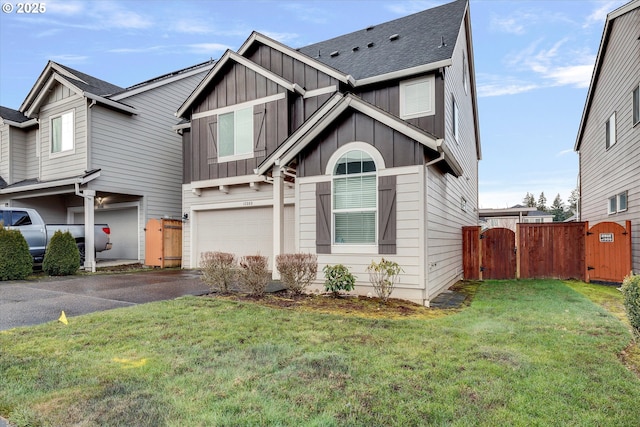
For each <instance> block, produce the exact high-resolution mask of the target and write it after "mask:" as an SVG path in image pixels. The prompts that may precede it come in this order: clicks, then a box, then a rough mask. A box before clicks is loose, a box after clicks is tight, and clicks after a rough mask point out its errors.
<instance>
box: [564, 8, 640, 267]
mask: <svg viewBox="0 0 640 427" xmlns="http://www.w3.org/2000/svg"><path fill="white" fill-rule="evenodd" d="M574 148H575V151H577V152H578V154H579V158H580V209H579V214H580V217H579V220H581V221H589V222H592V223H596V222H599V221H612V222H618V223H620V224H621V225H624V222H625V221H627V220H630V221H631V227H632V228H631V229H632V232H631V237H632V257H633V258H632V265H633V270H634V271H635V272H636V273H637V272H638V271H640V166H639V165H640V0H634V1H631V2H629V3H627V4H625V5H624V6H622V7H620V8H618V9H616V10H614V11H613V12H611V13H609V14H608V15H607V20H606V22H605V25H604V31H603V34H602V40H601V42H600V48H599V50H598V56H597V57H596V63H595V68H594V71H593V75H592V77H591V84H590V86H589V91H588V94H587V99H586V103H585V106H584V111H583V113H582V119H581V121H580V127H579V129H578V136H577V139H576V144H575V147H574Z"/></svg>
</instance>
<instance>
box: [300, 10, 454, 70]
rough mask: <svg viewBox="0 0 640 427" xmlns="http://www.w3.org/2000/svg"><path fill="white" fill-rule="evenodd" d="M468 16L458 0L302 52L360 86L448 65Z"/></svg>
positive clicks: (306, 48)
mask: <svg viewBox="0 0 640 427" xmlns="http://www.w3.org/2000/svg"><path fill="white" fill-rule="evenodd" d="M466 10H467V0H457V1H454V2H452V3H447V4H445V5H442V6H439V7H434V8H431V9H427V10H424V11H422V12H418V13H415V14H413V15H409V16H406V17H403V18H399V19H396V20H393V21H389V22H385V23H382V24H378V25H372V26H370V27H367V28H366V29H363V30H360V31H355V32H353V33H350V34H345V35H343V36H339V37H336V38H333V39H330V40H326V41H323V42H320V43H315V44H312V45H309V46H305V47H302V48H299V49H298V51H299V52H301V53H304V54H305V55H307V56H309V57H311V58H314V59H316V60H317V61H319V62H322V63H323V64H326V65H328V66H330V67H332V68H334V69H336V70H340V71H342V72H343V73H345V74H348V75H351V76H353V78H354V79H356V80H363V79H367V78H371V77H374V76H382V75H388V74H390V73H394V72H397V71H400V70H405V69H411V68H415V67H420V66H423V65H426V64H433V63H438V62H441V61H448V60H450V59H451V56H452V54H453V49H454V47H455V44H456V40H457V38H458V33H459V31H460V26H461V25H462V19H463V17H464V14H465V11H466Z"/></svg>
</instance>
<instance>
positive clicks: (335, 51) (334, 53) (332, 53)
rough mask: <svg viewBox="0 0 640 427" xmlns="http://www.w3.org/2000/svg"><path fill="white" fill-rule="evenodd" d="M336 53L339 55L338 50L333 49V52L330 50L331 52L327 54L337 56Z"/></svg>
mask: <svg viewBox="0 0 640 427" xmlns="http://www.w3.org/2000/svg"><path fill="white" fill-rule="evenodd" d="M338 55H340V52H338V51H337V50H334V51H333V52H331V53H330V54H329V56H331V57H332V58H333V57H334V56H338Z"/></svg>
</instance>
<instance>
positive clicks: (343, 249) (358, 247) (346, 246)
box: [325, 141, 385, 254]
mask: <svg viewBox="0 0 640 427" xmlns="http://www.w3.org/2000/svg"><path fill="white" fill-rule="evenodd" d="M351 151H362V152H364V153H365V154H367V155H368V156H369V157H371V158H372V159H373V162H374V163H375V166H376V170H375V172H366V173H364V174H360V175H359V176H371V175H373V176H375V197H376V206H375V210H374V209H372V210H373V211H374V212H375V225H374V233H375V241H374V242H371V243H336V241H335V219H334V214H335V209H334V201H333V199H334V197H333V196H334V180H335V177H336V176H338V177H341V176H342V175H334V173H333V172H334V169H335V167H336V164H337V163H338V161H339V160H340V159H341V158H342V157H343V156H344V155H345V154H347V153H348V152H351ZM384 169H385V163H384V158H383V157H382V154H380V152H379V151H378V150H377V149H376V148H375V147H374V146H372V145H371V144H368V143H366V142H360V141H355V142H350V143H348V144H345V145H343V146H342V147H340V148H338V149H337V150H336V151H335V152H334V153H333V154H332V155H331V157H330V158H329V161H328V162H327V166H326V169H325V174H326V175H328V176H330V177H331V197H330V199H331V206H330V209H331V224H330V227H331V253H333V254H354V253H363V254H364V253H366V254H377V253H378V247H379V240H380V235H379V231H378V227H379V221H380V218H379V216H380V215H379V210H380V200H379V194H378V190H379V189H378V187H379V182H378V180H379V177H380V171H381V170H384ZM344 176H345V177H346V176H348V175H344Z"/></svg>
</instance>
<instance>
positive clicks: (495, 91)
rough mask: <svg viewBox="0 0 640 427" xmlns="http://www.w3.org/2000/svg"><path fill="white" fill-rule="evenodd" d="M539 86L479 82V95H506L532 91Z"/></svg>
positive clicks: (481, 96)
mask: <svg viewBox="0 0 640 427" xmlns="http://www.w3.org/2000/svg"><path fill="white" fill-rule="evenodd" d="M538 88H539V86H538V85H535V84H526V83H523V84H499V83H486V84H483V83H479V84H478V97H480V98H483V97H490V96H504V95H517V94H519V93H525V92H530V91H532V90H535V89H538Z"/></svg>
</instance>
